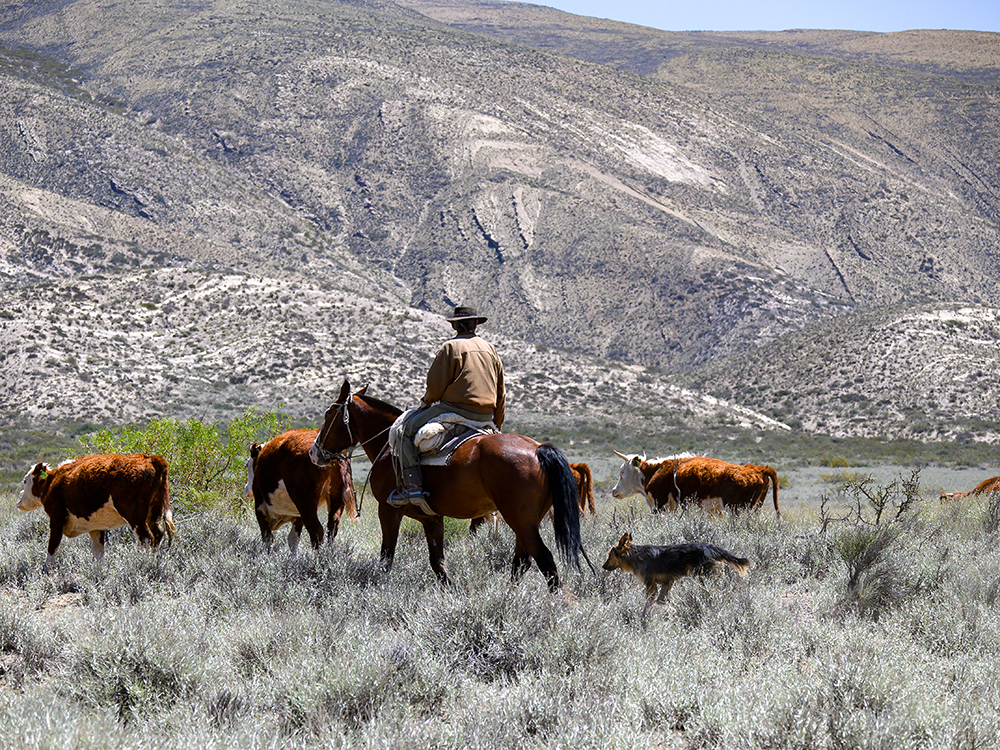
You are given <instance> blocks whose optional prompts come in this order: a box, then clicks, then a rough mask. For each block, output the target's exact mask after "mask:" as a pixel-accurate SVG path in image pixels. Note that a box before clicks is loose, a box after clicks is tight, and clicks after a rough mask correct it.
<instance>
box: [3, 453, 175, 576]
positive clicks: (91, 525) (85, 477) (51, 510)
mask: <svg viewBox="0 0 1000 750" xmlns="http://www.w3.org/2000/svg"><path fill="white" fill-rule="evenodd" d="M17 507H18V508H20V509H21V510H23V511H31V510H35V509H37V508H45V512H46V513H47V514H48V516H49V554H48V557H47V558H46V559H45V567H44V568H42V571H43V572H48V570H49V565H50V564H51V563H52V557H53V555H55V553H56V549H57V548H58V547H59V542H60V541H62V538H63V536H64V535H65V536H68V537H70V538H72V537H75V536H79V535H80V534H83V533H88V534H90V543H91V548H92V549H93V552H94V557H95V558H97V560H98V562H100V560H101V558H102V557H103V556H104V542H105V540H106V538H107V534H106V532H107V530H108V529H117V528H120V527H122V526H124V525H125V524H128V525H129V526H130V527H131V528H132V531H133V532H135V536H136V539H138V540H139V543H140V544H143V545H148V546H149V547H150V548H151V549H153V548H155V547H156V546H157V545H158V544H159V543H160V541H161V540H162V539H163V536H164V534H166V535H167V538H168V542H169V541H173V538H174V536H175V531H174V521H173V516H172V514H171V512H170V491H169V488H168V482H167V462H166V460H165V459H164V458H163V457H162V456H149V455H146V454H145V453H135V454H132V455H128V456H122V455H97V456H79V457H77V458H74V459H73V460H71V461H67V462H65V463H63V464H60V465H59V466H57V467H56V468H54V469H53V468H50V467H49V466H48V465H47V464H44V463H38V464H35V465H34V466H33V467H32V468H31V470H30V471H29V472H28V473H27V474H25V475H24V490H23V491H22V492H21V499H20V500H19V501H18V503H17Z"/></svg>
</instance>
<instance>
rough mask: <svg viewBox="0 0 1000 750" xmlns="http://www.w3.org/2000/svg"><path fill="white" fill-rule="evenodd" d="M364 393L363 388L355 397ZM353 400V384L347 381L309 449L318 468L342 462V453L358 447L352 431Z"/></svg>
mask: <svg viewBox="0 0 1000 750" xmlns="http://www.w3.org/2000/svg"><path fill="white" fill-rule="evenodd" d="M364 392H365V389H364V388H362V389H361V390H359V391H358V392H357V393H356V394H354V395H355V396H356V395H360V394H362V393H364ZM352 399H353V396H352V395H351V384H350V383H349V382H348V381H346V380H345V381H344V385H342V386H341V388H340V395H339V396H337V400H336V401H334V402H333V403H332V404H331V405H330V408H329V409H327V410H326V417H325V419H324V420H323V427H322V428H321V429H320V431H319V434H318V435H317V436H316V439H315V440H314V441H313V444H312V447H311V448H310V449H309V458H310V460H312V462H313V463H314V464H316V465H317V466H320V467H326V466H329V465H330V464H331V463H333V462H334V461H337V460H341V459H342V458H343V456H342V455H341V452H342V451H349V450H350V449H351V448H353V447H354V446H355V445H357V443H358V438H357V436H356V435H355V433H354V431H353V430H352V429H351V400H352Z"/></svg>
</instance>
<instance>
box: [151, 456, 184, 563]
mask: <svg viewBox="0 0 1000 750" xmlns="http://www.w3.org/2000/svg"><path fill="white" fill-rule="evenodd" d="M156 459H159V460H158V461H157V460H156ZM153 467H154V470H155V472H156V473H155V475H154V477H153V491H152V493H150V498H149V510H148V511H147V515H146V526H147V528H148V529H149V530H150V532H151V533H152V536H153V547H154V548H155V547H156V546H157V545H158V544H159V543H160V541H161V540H162V539H163V537H164V534H166V537H167V546H168V547H169V546H170V545H172V544H173V543H174V537H176V536H177V529H176V527H175V526H174V515H173V513H172V512H171V510H170V481H169V479H168V478H167V473H168V469H167V462H166V460H164V459H163V458H161V457H160V456H154V457H153Z"/></svg>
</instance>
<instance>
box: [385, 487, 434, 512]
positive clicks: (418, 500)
mask: <svg viewBox="0 0 1000 750" xmlns="http://www.w3.org/2000/svg"><path fill="white" fill-rule="evenodd" d="M426 500H427V493H426V492H421V491H420V490H410V489H407V488H403V489H402V490H401V489H399V488H396V489H394V490H393V491H392V492H391V493H389V497H388V498H387V499H386V502H387V503H389V505H391V506H392V507H393V508H404V507H406V506H407V505H423V504H424V501H426Z"/></svg>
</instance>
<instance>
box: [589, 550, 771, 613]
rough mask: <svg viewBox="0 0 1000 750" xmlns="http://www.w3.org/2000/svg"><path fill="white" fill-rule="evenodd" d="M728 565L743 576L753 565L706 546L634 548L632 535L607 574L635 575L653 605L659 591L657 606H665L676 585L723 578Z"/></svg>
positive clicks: (613, 552)
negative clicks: (687, 578) (692, 579)
mask: <svg viewBox="0 0 1000 750" xmlns="http://www.w3.org/2000/svg"><path fill="white" fill-rule="evenodd" d="M724 565H731V566H733V568H734V569H736V571H737V572H738V573H739V574H740V575H741V576H742V575H746V573H747V570H749V569H750V567H751V566H752V565H753V563H752V562H750V561H749V560H747V559H746V558H745V557H736V556H735V555H733V554H731V553H729V552H726V550H724V549H722V547H716V546H715V545H714V544H706V543H703V542H687V543H686V544H672V545H669V546H666V547H660V546H656V545H652V544H632V535H631V534H625V535H624V536H622V538H621V539H620V540H618V545H617V546H615V547H612V548H611V551H610V552H608V559H607V560H606V561H605V563H604V569H605V570H614V569H615V568H621V569H622V570H624V571H625V572H626V573H635V576H636V578H638V579H639V580H640V581H642V583H643V585H644V586H645V587H646V596H647V598H648V599H649V603H650V604H652V603H653V597H654V596H656V587H657V586H659V587H660V595H659V596H658V597H656V603H657V604H662V603H663V601H664V600H665V599H666V598H667V594H669V593H670V587H671V586H673V585H674V581H676V580H677V579H678V578H683V577H684V576H697V577H699V578H705V577H707V576H720V575H722V570H723V566H724Z"/></svg>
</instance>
